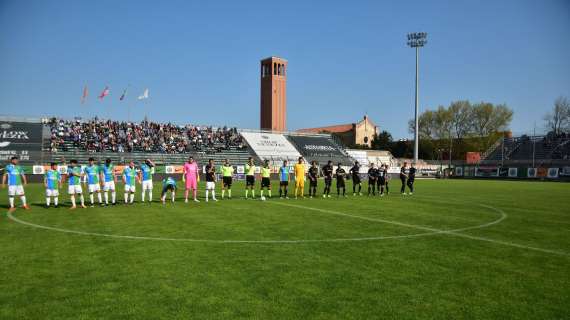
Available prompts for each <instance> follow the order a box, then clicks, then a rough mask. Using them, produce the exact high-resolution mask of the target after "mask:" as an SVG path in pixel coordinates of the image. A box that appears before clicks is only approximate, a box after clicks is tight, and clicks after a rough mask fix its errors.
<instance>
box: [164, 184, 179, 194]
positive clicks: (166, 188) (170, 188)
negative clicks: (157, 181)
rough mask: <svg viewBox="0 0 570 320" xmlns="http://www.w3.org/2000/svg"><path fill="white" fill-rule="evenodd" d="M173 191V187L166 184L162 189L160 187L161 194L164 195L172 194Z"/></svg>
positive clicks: (174, 188)
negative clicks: (169, 192) (168, 192)
mask: <svg viewBox="0 0 570 320" xmlns="http://www.w3.org/2000/svg"><path fill="white" fill-rule="evenodd" d="M175 190H176V187H175V186H173V185H171V184H168V185H165V186H164V187H162V194H163V195H164V194H165V193H166V192H167V191H172V192H174V191H175Z"/></svg>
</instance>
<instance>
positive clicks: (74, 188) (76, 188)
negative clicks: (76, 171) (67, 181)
mask: <svg viewBox="0 0 570 320" xmlns="http://www.w3.org/2000/svg"><path fill="white" fill-rule="evenodd" d="M67 193H69V194H76V193H83V189H81V185H80V184H72V185H70V186H69V187H67Z"/></svg>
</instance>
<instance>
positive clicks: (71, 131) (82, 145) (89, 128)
mask: <svg viewBox="0 0 570 320" xmlns="http://www.w3.org/2000/svg"><path fill="white" fill-rule="evenodd" d="M43 122H44V146H43V151H44V152H43V156H42V162H49V161H57V162H65V161H69V160H70V159H77V160H78V161H79V162H80V163H84V162H86V161H87V159H88V158H89V157H94V158H95V159H97V160H99V161H103V160H104V159H106V158H110V159H112V160H113V161H115V162H117V163H123V162H125V161H128V160H131V159H132V160H134V161H137V162H142V161H144V159H147V158H151V159H153V160H154V161H155V162H156V163H158V164H175V163H183V162H184V161H186V160H187V159H188V157H189V156H193V157H194V158H195V159H196V160H197V161H198V162H200V163H205V162H207V160H208V159H214V161H215V162H216V163H221V162H222V161H223V160H224V159H226V158H227V159H229V160H230V162H232V163H235V164H238V163H245V162H246V160H247V158H248V157H249V156H250V151H249V150H248V147H247V144H246V143H245V142H244V141H243V138H242V136H241V135H240V134H239V132H238V131H237V129H235V128H227V127H222V128H216V127H211V126H192V125H185V126H177V125H173V124H170V123H167V124H162V123H156V122H149V121H143V122H141V123H129V122H118V121H109V120H107V121H104V120H99V119H92V120H87V121H81V120H71V121H70V120H63V119H56V118H51V119H46V120H45V121H43Z"/></svg>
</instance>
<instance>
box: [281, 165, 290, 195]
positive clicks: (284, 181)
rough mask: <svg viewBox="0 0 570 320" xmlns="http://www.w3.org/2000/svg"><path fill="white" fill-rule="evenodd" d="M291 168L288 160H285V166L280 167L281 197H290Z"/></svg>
mask: <svg viewBox="0 0 570 320" xmlns="http://www.w3.org/2000/svg"><path fill="white" fill-rule="evenodd" d="M289 173H290V170H289V165H288V164H287V160H285V161H283V166H281V168H279V198H285V199H289V197H288V196H287V188H288V187H289V180H290V175H289Z"/></svg>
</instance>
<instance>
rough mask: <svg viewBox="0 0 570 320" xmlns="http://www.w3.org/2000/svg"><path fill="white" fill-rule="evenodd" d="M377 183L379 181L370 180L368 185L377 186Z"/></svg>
mask: <svg viewBox="0 0 570 320" xmlns="http://www.w3.org/2000/svg"><path fill="white" fill-rule="evenodd" d="M376 181H378V180H377V179H368V184H369V185H376Z"/></svg>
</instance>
